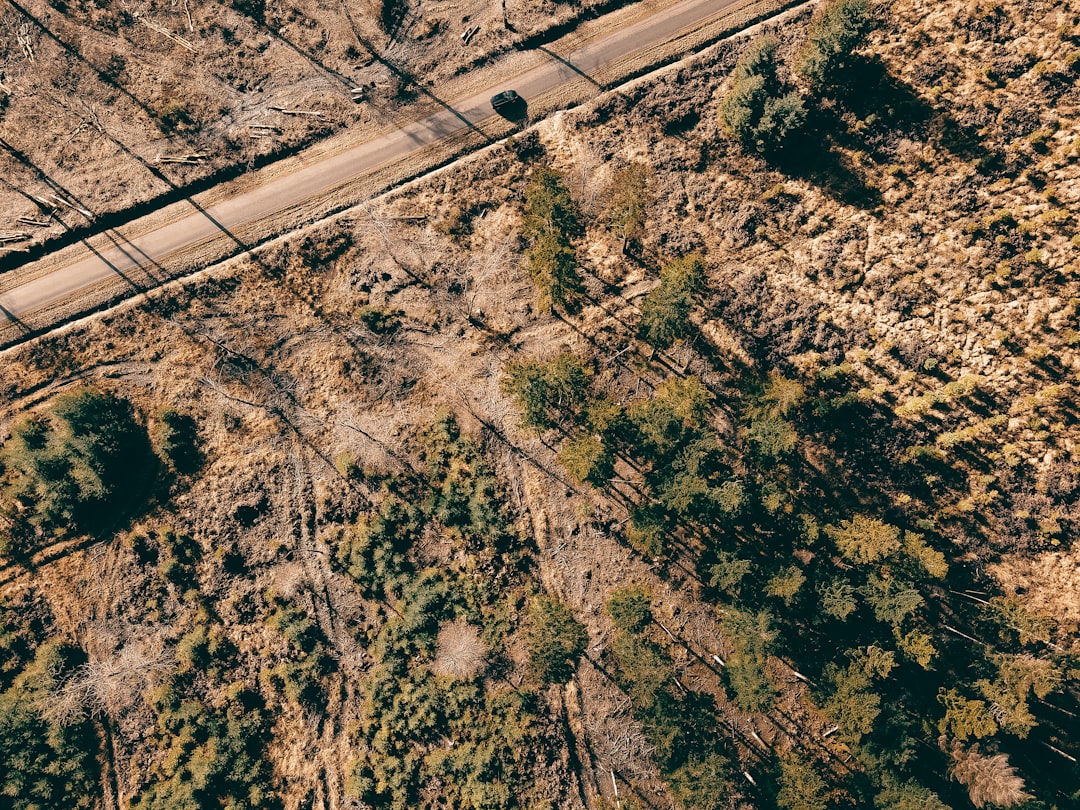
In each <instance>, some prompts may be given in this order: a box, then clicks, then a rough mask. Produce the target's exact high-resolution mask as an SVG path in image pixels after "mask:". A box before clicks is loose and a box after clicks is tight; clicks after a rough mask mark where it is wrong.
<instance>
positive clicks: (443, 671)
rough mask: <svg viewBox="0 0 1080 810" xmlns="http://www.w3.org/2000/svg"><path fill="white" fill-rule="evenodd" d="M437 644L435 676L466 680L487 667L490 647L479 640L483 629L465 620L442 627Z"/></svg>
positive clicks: (433, 663) (432, 668) (434, 662)
mask: <svg viewBox="0 0 1080 810" xmlns="http://www.w3.org/2000/svg"><path fill="white" fill-rule="evenodd" d="M435 647H436V649H435V660H434V661H433V662H432V664H431V670H432V671H433V672H434V673H435V674H436V675H444V676H446V677H449V678H456V679H457V680H459V681H467V680H469V679H471V678H475V677H476V676H477V675H479V674H480V673H481V672H483V671H484V667H485V666H487V650H486V649H485V647H484V643H483V642H482V641H481V640H480V629H479V628H478V627H475V626H474V625H471V624H469V623H468V622H466V621H464V620H462V619H458V620H456V621H452V622H447V623H446V624H444V625H443V626H442V627H441V628H440V629H439V635H438V637H437V638H436V639H435Z"/></svg>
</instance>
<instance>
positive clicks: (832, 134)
mask: <svg viewBox="0 0 1080 810" xmlns="http://www.w3.org/2000/svg"><path fill="white" fill-rule="evenodd" d="M843 130H844V127H843V124H842V122H840V121H839V119H838V118H837V117H836V116H834V115H831V114H830V113H829V111H827V110H823V109H817V110H813V111H811V113H810V114H809V115H808V117H807V123H806V126H805V127H804V128H803V129H802V130H801V131H800V132H799V133H798V134H797V135H795V136H794V137H795V138H796V141H795V142H794V143H791V144H789V145H788V147H787V148H786V149H784V151H783V152H781V153H778V154H776V155H774V156H772V157H771V158H770V162H771V163H772V164H773V165H774V166H775V167H776V168H777V169H779V170H780V171H782V172H783V173H784V174H787V175H789V176H790V177H794V178H796V179H799V180H802V181H804V182H806V183H809V184H811V185H814V186H817V187H818V188H819V189H821V190H822V191H824V192H825V193H826V194H828V195H829V196H830V197H832V198H833V199H835V200H837V201H838V202H841V203H844V204H845V205H851V206H854V207H856V208H862V209H864V210H868V211H869V210H874V209H877V208H879V207H880V206H881V203H882V196H881V192H880V191H879V190H878V189H877V188H875V187H874V186H873V185H872V184H870V183H869V182H868V180H867V178H866V177H865V176H864V175H863V174H862V173H861V172H860V171H859V169H858V168H857V167H856V165H855V163H854V161H853V160H852V159H851V158H850V157H849V156H848V155H847V154H846V153H844V152H842V151H840V150H839V149H837V148H836V147H837V146H839V145H842V142H841V141H840V139H838V138H837V135H838V133H841V132H843Z"/></svg>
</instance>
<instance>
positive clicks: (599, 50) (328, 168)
mask: <svg viewBox="0 0 1080 810" xmlns="http://www.w3.org/2000/svg"><path fill="white" fill-rule="evenodd" d="M747 5H760V3H759V4H754V3H747V2H746V0H682V2H676V3H673V4H672V5H671V6H669V7H667V8H666V9H665V10H664V11H662V12H659V13H657V14H654V15H652V16H650V17H646V18H644V19H639V20H637V21H636V22H634V23H632V24H630V25H627V26H625V27H623V28H620V29H618V30H615V31H612V32H611V33H608V34H605V35H603V36H600V37H597V38H594V39H593V40H592V41H589V42H587V43H585V44H583V45H581V46H580V47H577V48H575V49H572V50H569V51H568V52H566V53H565V54H560V53H558V52H557V50H556V49H555V48H552V49H547V48H543V49H541V50H542V52H543V54H544V58H543V59H542V60H541V61H540V62H539V64H537V65H536V66H535V67H532V68H530V69H528V70H526V71H525V72H521V73H518V74H517V75H514V76H512V77H510V78H507V79H505V80H503V81H500V82H499V83H498V84H497V85H493V86H489V87H487V88H485V89H484V90H483V91H482V92H477V93H472V94H471V95H469V96H468V97H465V98H458V99H455V100H453V101H450V102H445V103H444V106H443V108H442V109H441V110H439V111H438V112H435V113H433V114H430V115H428V116H427V117H425V118H423V119H421V120H418V121H415V122H413V123H410V124H408V125H406V126H403V127H401V128H399V129H396V130H394V131H391V132H388V133H386V134H384V135H382V136H380V137H377V138H375V139H374V140H370V141H368V142H366V143H363V144H360V145H357V146H353V147H352V148H349V149H347V150H345V151H341V152H338V153H336V154H324V155H321V156H318V157H315V158H312V159H311V160H310V161H305V160H304V159H303V158H302V159H301V160H300V161H299V162H298V164H299V165H298V167H297V168H296V169H295V170H294V171H291V172H290V173H288V174H285V175H282V176H279V177H276V178H274V179H271V180H269V181H267V182H265V183H263V184H261V185H258V186H256V187H253V188H250V189H248V190H245V191H243V192H240V193H237V194H235V195H234V196H231V197H228V198H225V199H220V195H217V196H216V197H215V195H214V194H213V192H207V193H206V194H204V195H198V196H197V197H194V198H190V199H189V200H187V201H186V204H185V205H183V206H179V207H178V208H177V212H176V214H175V215H173V216H171V217H170V218H169V219H168V220H167V221H162V217H160V216H156V217H155V216H154V215H151V217H147V218H144V219H143V220H136V221H133V222H131V223H129V224H128V225H126V226H124V227H123V228H122V229H120V230H113V231H110V232H109V233H108V234H106V236H107V237H108V243H107V244H106V245H102V243H101V242H100V241H99V242H98V245H97V246H94V245H93V244H92V242H91V240H86V241H85V242H84V243H83V244H82V245H79V246H77V247H76V248H75V249H72V250H71V251H69V252H68V253H65V254H64V255H63V257H62V262H61V263H59V266H57V265H58V261H57V257H52V259H51V261H50V258H49V257H46V258H45V259H42V260H41V261H39V262H35V263H34V264H32V265H27V266H26V267H23V268H19V269H18V270H16V271H12V273H9V274H8V277H7V278H5V279H4V282H5V283H3V284H2V285H0V290H2V292H0V331H3V332H4V333H5V334H4V338H5V339H4V340H3V343H11V342H16V341H18V339H19V334H20V333H21V334H22V335H24V336H25V335H27V334H30V333H37V332H40V331H41V330H43V329H45V328H48V326H49V325H50V324H51V323H55V322H57V321H59V320H62V319H63V318H65V317H68V318H69V317H71V316H72V315H75V314H79V312H85V311H88V310H89V309H91V308H92V306H87V305H85V304H82V303H81V300H80V299H81V298H82V297H84V296H85V294H86V293H87V292H88V291H90V290H92V289H93V288H95V287H101V286H105V285H121V286H122V287H126V294H127V295H131V294H134V293H136V292H138V291H140V290H143V289H146V288H147V287H149V286H153V284H154V283H155V282H157V281H162V280H164V279H166V278H172V277H175V276H176V275H177V274H178V272H177V271H178V270H180V268H171V267H170V261H171V260H172V259H173V258H174V257H176V256H177V254H178V253H179V252H181V251H183V250H189V249H191V248H193V247H196V246H199V245H201V244H203V243H208V242H210V241H212V240H217V241H219V242H221V243H222V244H221V248H220V249H218V250H215V251H214V253H216V254H217V255H216V256H214V258H215V259H221V258H224V257H225V255H228V254H230V253H236V252H238V251H240V250H242V249H245V248H247V247H248V245H249V244H250V243H251V241H252V240H251V238H250V237H251V233H252V227H251V226H252V224H253V223H258V222H260V221H262V220H266V219H268V218H271V217H274V216H275V215H278V214H280V213H281V212H283V211H286V210H289V209H301V210H303V209H304V207H305V206H307V205H308V204H309V203H310V201H311V200H314V199H316V198H321V197H326V196H328V195H332V194H334V193H335V191H337V190H339V189H341V188H342V187H344V186H347V185H349V184H354V183H357V182H358V181H360V180H362V179H363V178H364V177H365V176H368V175H372V174H374V173H376V172H378V171H380V170H381V169H383V168H385V167H387V166H389V165H391V164H394V163H397V162H402V161H405V160H408V159H410V156H412V155H414V154H416V153H418V152H421V151H422V150H424V149H426V148H430V147H431V145H432V144H437V143H439V142H442V141H447V140H450V139H453V138H455V137H456V138H460V137H461V136H462V134H463V133H464V134H466V135H468V134H473V133H475V134H482V135H483V139H482V140H481V142H487V141H489V140H490V139H491V137H492V134H498V133H499V132H500V131H504V130H505V122H501V121H499V120H498V119H496V118H495V117H494V116H493V113H492V110H491V107H490V105H489V103H488V99H489V98H490V96H491V95H492V94H493V93H494V92H496V91H498V90H502V89H505V88H513V89H515V90H517V91H518V93H520V94H521V95H522V96H523V97H524V98H525V99H527V100H528V99H536V98H538V97H541V96H544V95H545V94H550V93H551V92H552V91H554V90H556V89H557V88H559V87H561V86H563V85H568V84H572V83H578V84H580V83H582V81H584V82H588V83H591V84H593V85H594V87H595V91H596V92H599V89H600V87H601V86H603V85H604V84H606V83H607V82H606V79H607V75H608V74H610V72H611V68H612V66H613V65H615V64H616V63H620V62H625V61H626V60H627V58H628V57H633V55H635V54H641V53H651V52H654V51H656V49H657V48H659V47H661V46H662V45H663V44H664V43H668V42H671V41H673V40H678V39H679V38H680V37H681V36H683V35H684V33H685V32H686V31H687V30H689V29H693V28H695V27H698V28H699V27H700V26H701V25H702V23H703V22H707V21H708V20H710V19H711V18H713V17H717V16H719V15H723V14H725V13H729V12H730V10H731V9H732V8H735V7H740V6H747ZM594 77H600V79H599V80H597V79H596V78H594ZM200 199H202V200H206V202H205V203H200V202H199V200H200ZM185 208H186V210H185ZM152 219H153V220H155V221H151V220H152ZM222 237H225V238H224V239H222ZM230 242H231V246H232V247H231V249H229V243H230ZM35 265H38V266H39V267H36V268H35ZM112 298H113V299H115V298H116V295H115V294H113V296H112Z"/></svg>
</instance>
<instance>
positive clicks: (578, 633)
mask: <svg viewBox="0 0 1080 810" xmlns="http://www.w3.org/2000/svg"><path fill="white" fill-rule="evenodd" d="M587 640H588V636H587V635H586V633H585V628H584V627H582V626H581V624H580V623H578V621H577V620H576V619H575V618H574V616H573V614H572V613H571V612H570V608H568V607H567V606H566V605H565V604H564V603H563V602H561V601H560V600H558V599H554V598H549V597H546V596H536V597H533V599H532V600H531V602H530V604H529V618H528V625H527V627H526V631H525V642H526V644H527V645H528V647H529V673H530V674H531V675H532V677H534V678H535V679H536V680H537V681H539V682H540V683H542V684H548V683H565V682H566V681H568V680H570V678H571V677H573V674H574V669H575V668H576V667H577V659H578V656H580V655H581V653H582V652H584V651H585V642H586V641H587Z"/></svg>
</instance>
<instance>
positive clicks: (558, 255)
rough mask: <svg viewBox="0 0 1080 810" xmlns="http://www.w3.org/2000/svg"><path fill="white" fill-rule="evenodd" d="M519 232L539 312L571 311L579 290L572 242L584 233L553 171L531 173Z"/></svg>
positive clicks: (563, 186) (541, 169) (579, 280)
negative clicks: (553, 308) (527, 244)
mask: <svg viewBox="0 0 1080 810" xmlns="http://www.w3.org/2000/svg"><path fill="white" fill-rule="evenodd" d="M522 231H523V234H524V236H525V239H526V240H527V241H528V243H529V247H528V248H527V250H526V253H527V255H528V258H529V275H530V276H531V277H532V279H533V282H534V283H535V284H536V287H537V290H538V291H539V293H540V309H541V310H542V311H547V310H549V309H551V307H552V305H558V306H560V307H563V308H566V309H573V308H575V307H576V306H577V305H578V303H579V302H580V299H581V293H582V290H583V286H582V282H581V277H580V274H579V273H578V269H577V254H576V252H575V251H574V248H573V241H574V240H575V239H578V238H580V237H581V236H582V235H583V233H584V230H583V228H582V226H581V222H580V220H579V218H578V212H577V205H576V203H575V202H574V200H573V198H572V197H571V196H570V192H569V191H568V190H567V188H566V186H565V185H564V184H563V180H562V175H561V174H559V173H558V172H557V171H555V170H554V169H550V168H539V169H537V170H536V171H535V172H533V176H532V179H531V180H530V182H529V186H528V188H526V189H525V211H524V216H523V221H522Z"/></svg>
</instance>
